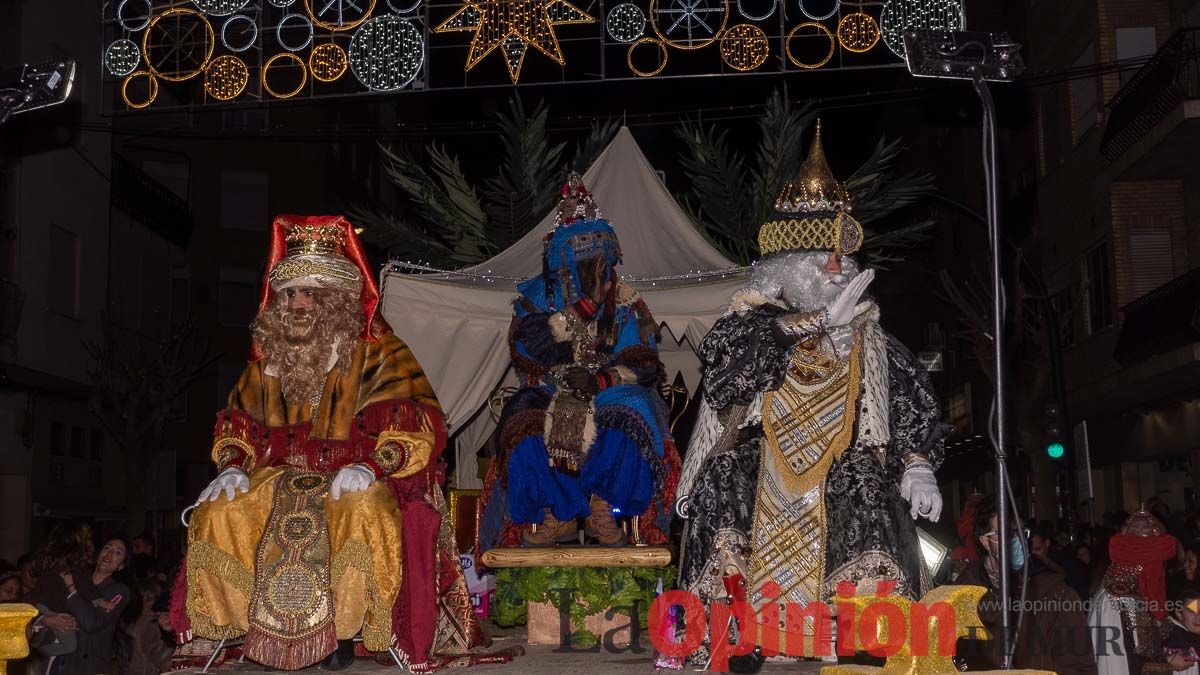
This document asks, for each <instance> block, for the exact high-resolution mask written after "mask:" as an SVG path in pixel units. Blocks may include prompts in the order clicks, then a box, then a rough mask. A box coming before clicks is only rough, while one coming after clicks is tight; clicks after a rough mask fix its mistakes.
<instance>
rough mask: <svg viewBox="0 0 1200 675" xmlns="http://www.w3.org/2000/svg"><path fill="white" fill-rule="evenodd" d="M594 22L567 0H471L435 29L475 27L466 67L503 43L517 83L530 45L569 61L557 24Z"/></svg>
mask: <svg viewBox="0 0 1200 675" xmlns="http://www.w3.org/2000/svg"><path fill="white" fill-rule="evenodd" d="M697 1H699V0H697ZM593 22H595V19H593V18H592V17H591V15H589V14H587V13H586V12H584V11H583V10H581V9H579V8H578V7H576V6H575V5H573V4H571V3H570V2H567V0H483V2H479V3H473V2H467V4H465V5H463V6H462V8H460V9H459V10H458V11H457V12H455V13H454V14H452V15H450V18H448V19H446V20H445V21H443V22H442V23H441V24H440V25H439V26H438V27H437V28H435V29H434V32H436V33H452V32H458V31H475V35H474V37H472V38H471V51H470V54H469V55H468V56H467V63H466V66H465V67H464V70H466V71H470V70H471V69H472V68H474V67H475V66H476V65H477V64H478V63H479V62H480V61H482V60H483V58H484V57H485V56H487V55H488V54H490V53H492V51H494V50H495V49H496V48H497V47H500V46H503V48H504V49H503V53H504V61H505V63H506V65H507V66H508V75H509V77H510V78H511V79H512V81H513V84H516V83H517V80H518V79H520V77H521V66H522V65H523V64H524V62H525V53H526V52H527V51H529V47H530V46H532V47H533V48H534V49H537V50H538V51H539V52H541V53H543V54H545V55H546V56H548V57H550V59H551V60H553V61H554V62H555V63H557V64H558V65H560V66H561V65H565V64H566V58H565V57H564V56H563V53H562V48H561V47H560V46H559V44H558V35H557V34H556V33H555V32H554V27H555V26H563V25H569V24H581V23H593Z"/></svg>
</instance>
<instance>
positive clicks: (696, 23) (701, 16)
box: [650, 0, 729, 50]
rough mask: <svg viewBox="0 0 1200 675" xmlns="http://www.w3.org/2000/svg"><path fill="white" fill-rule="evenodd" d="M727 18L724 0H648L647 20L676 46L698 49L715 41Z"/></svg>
mask: <svg viewBox="0 0 1200 675" xmlns="http://www.w3.org/2000/svg"><path fill="white" fill-rule="evenodd" d="M728 18H729V6H728V5H727V4H726V0H661V1H660V0H650V24H651V25H652V26H653V27H654V32H655V34H656V35H658V37H659V38H660V39H661V40H662V41H663V43H664V44H667V45H670V46H672V47H674V48H676V49H684V50H690V49H702V48H704V47H707V46H709V45H711V44H712V43H713V42H716V40H717V38H718V37H720V35H721V31H723V30H725V21H726V20H727V19H728Z"/></svg>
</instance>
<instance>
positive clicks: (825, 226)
mask: <svg viewBox="0 0 1200 675" xmlns="http://www.w3.org/2000/svg"><path fill="white" fill-rule="evenodd" d="M850 209H851V203H850V193H849V192H848V191H847V190H846V187H845V186H844V185H842V184H841V183H839V182H838V180H837V179H836V178H834V177H833V171H831V170H830V169H829V163H828V162H827V161H825V150H824V148H823V147H822V146H821V121H820V120H817V134H816V136H815V137H814V138H813V142H812V146H811V147H810V148H809V151H808V157H806V158H805V159H804V163H803V164H802V165H801V166H800V173H799V174H797V176H796V177H795V178H794V179H792V180H790V181H788V182H787V184H785V185H784V186H783V190H782V191H781V192H780V193H779V197H778V198H777V199H776V200H775V211H776V215H775V217H774V218H773V219H771V220H770V221H768V222H767V223H765V224H764V225H763V226H762V227H760V228H759V230H758V249H759V252H760V253H761V254H762V255H768V254H771V253H780V252H783V251H834V252H836V253H839V254H842V255H849V254H851V253H854V252H855V251H857V250H858V249H859V247H861V246H862V242H863V229H862V225H861V224H860V223H859V222H858V221H857V220H855V219H854V218H853V217H851V216H850Z"/></svg>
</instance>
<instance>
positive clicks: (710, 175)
mask: <svg viewBox="0 0 1200 675" xmlns="http://www.w3.org/2000/svg"><path fill="white" fill-rule="evenodd" d="M675 134H676V136H677V137H678V138H679V139H680V140H682V141H683V142H684V145H685V146H686V151H685V153H684V155H683V156H682V157H681V158H680V160H679V163H680V165H681V167H682V168H683V171H684V174H685V175H686V176H687V177H688V180H689V182H690V183H691V186H690V189H689V190H688V193H687V194H686V195H685V196H684V199H683V201H684V202H685V203H686V204H688V206H689V210H690V211H691V213H692V215H693V217H694V218H695V220H696V221H697V222H699V223H701V224H702V225H703V226H704V228H705V229H707V230H708V231H709V235H710V236H711V237H712V238H715V239H722V240H725V241H726V242H727V243H728V244H729V245H730V247H731V248H734V249H736V248H739V247H744V246H745V242H747V241H748V239H750V238H751V236H752V234H753V232H754V231H755V230H757V227H758V224H757V223H755V224H753V225H751V224H750V223H751V221H752V217H751V215H750V198H749V195H748V190H747V186H746V181H747V178H746V162H745V160H744V159H742V158H741V157H740V156H738V155H737V154H736V153H734V152H733V151H732V150H731V149H730V147H729V142H728V140H729V139H728V132H727V131H717V129H716V128H715V127H714V126H711V125H710V126H707V127H706V126H703V125H702V124H700V123H698V122H697V123H693V122H684V123H682V124H680V125H679V127H677V128H676V130H675ZM739 257H741V256H739Z"/></svg>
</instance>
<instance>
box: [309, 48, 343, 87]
mask: <svg viewBox="0 0 1200 675" xmlns="http://www.w3.org/2000/svg"><path fill="white" fill-rule="evenodd" d="M349 66H350V63H349V62H348V61H347V59H346V51H345V50H344V49H342V48H341V47H339V46H338V45H337V44H336V43H333V42H326V43H324V44H319V45H317V46H316V47H313V50H312V52H311V53H310V54H309V55H308V70H309V72H311V73H312V76H313V79H314V80H317V81H318V82H333V81H334V80H336V79H338V78H339V77H341V76H342V75H343V74H345V72H346V68H348V67H349Z"/></svg>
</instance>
